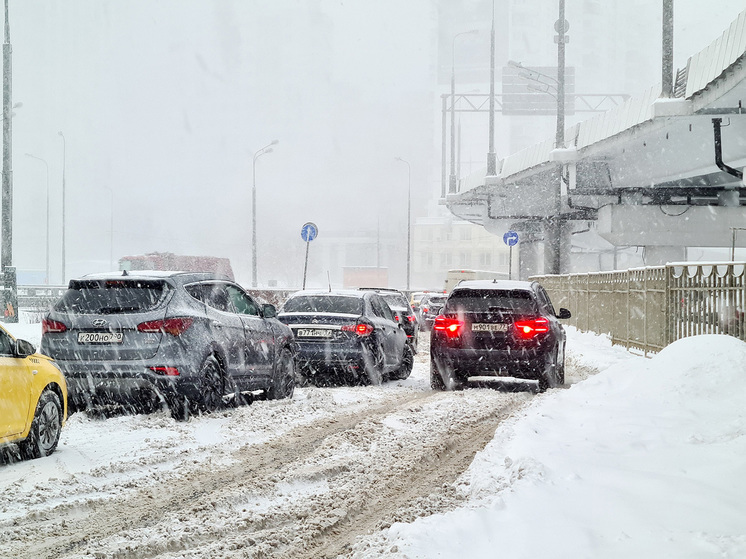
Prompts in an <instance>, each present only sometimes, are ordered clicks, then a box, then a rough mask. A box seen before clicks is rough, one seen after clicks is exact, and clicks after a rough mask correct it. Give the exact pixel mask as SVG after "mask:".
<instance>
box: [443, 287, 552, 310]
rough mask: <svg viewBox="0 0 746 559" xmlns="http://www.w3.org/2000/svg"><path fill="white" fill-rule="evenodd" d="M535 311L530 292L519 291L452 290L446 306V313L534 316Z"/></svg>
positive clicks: (536, 308)
mask: <svg viewBox="0 0 746 559" xmlns="http://www.w3.org/2000/svg"><path fill="white" fill-rule="evenodd" d="M537 310H538V307H537V305H536V301H535V300H534V298H533V296H532V294H531V292H530V291H524V290H519V289H512V290H498V289H459V290H454V291H453V292H452V293H451V295H450V297H449V298H448V303H447V304H446V311H447V312H478V313H493V312H511V313H514V314H535V313H536V312H537Z"/></svg>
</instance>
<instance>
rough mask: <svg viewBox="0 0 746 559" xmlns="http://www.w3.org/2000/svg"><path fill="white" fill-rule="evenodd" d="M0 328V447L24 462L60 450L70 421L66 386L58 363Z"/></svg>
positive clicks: (28, 343)
mask: <svg viewBox="0 0 746 559" xmlns="http://www.w3.org/2000/svg"><path fill="white" fill-rule="evenodd" d="M35 351H36V350H35V349H34V346H33V345H32V344H31V343H30V342H27V341H26V340H20V339H16V338H14V337H13V336H11V335H10V334H9V333H8V331H7V330H5V328H3V327H2V326H0V446H5V445H8V444H11V443H13V444H17V445H18V448H19V450H20V453H21V456H22V457H23V458H40V457H42V456H48V455H50V454H52V453H53V452H54V450H55V449H56V448H57V443H58V442H59V440H60V431H61V430H62V426H63V425H64V423H65V419H66V418H67V384H66V383H65V377H64V376H63V375H62V372H61V371H60V370H59V368H58V367H57V365H56V364H55V362H54V361H53V360H52V359H50V358H49V357H47V356H45V355H41V354H39V353H36V352H35Z"/></svg>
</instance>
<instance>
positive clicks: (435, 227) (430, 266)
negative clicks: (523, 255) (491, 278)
mask: <svg viewBox="0 0 746 559" xmlns="http://www.w3.org/2000/svg"><path fill="white" fill-rule="evenodd" d="M440 212H441V213H442V215H440V216H437V217H422V218H419V219H417V221H416V223H415V226H414V234H413V241H412V246H413V251H412V281H411V284H412V289H432V290H441V289H443V286H444V284H445V279H446V273H447V272H448V270H451V269H454V268H470V269H478V270H492V271H496V272H508V271H509V270H508V263H509V260H510V249H509V248H508V246H507V245H506V244H505V243H503V240H502V239H501V238H499V237H497V236H495V235H493V234H491V233H489V232H487V230H486V229H484V227H482V226H479V225H474V224H473V223H469V222H468V221H462V220H459V219H457V218H456V217H454V216H453V215H451V214H450V213H448V214H446V213H444V212H445V210H443V209H442V208H440ZM517 262H518V251H517V250H516V249H515V248H514V249H513V269H514V271H515V270H517Z"/></svg>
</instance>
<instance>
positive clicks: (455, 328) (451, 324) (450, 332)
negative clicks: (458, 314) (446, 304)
mask: <svg viewBox="0 0 746 559" xmlns="http://www.w3.org/2000/svg"><path fill="white" fill-rule="evenodd" d="M463 327H464V321H463V320H459V319H458V318H450V317H447V316H443V315H442V314H440V315H438V316H436V317H435V322H434V323H433V330H439V331H443V332H445V334H446V336H448V337H449V338H455V337H457V336H460V335H461V329H462V328H463Z"/></svg>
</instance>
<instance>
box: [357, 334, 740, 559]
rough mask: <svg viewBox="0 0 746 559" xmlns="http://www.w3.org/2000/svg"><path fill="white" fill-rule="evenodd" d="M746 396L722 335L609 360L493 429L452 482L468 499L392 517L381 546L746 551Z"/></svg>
mask: <svg viewBox="0 0 746 559" xmlns="http://www.w3.org/2000/svg"><path fill="white" fill-rule="evenodd" d="M744 402H746V343H744V342H742V341H739V340H737V339H735V338H732V337H728V336H715V335H711V336H698V337H693V338H687V339H683V340H680V341H678V342H676V343H674V344H672V345H670V346H669V347H667V348H666V349H665V350H664V351H662V352H661V353H660V354H658V355H657V356H655V357H654V358H653V359H649V360H647V359H642V358H637V359H633V360H629V359H628V360H625V361H620V362H618V363H617V364H614V365H611V366H610V367H608V368H607V369H605V370H603V371H602V372H601V373H599V374H598V375H596V376H593V377H591V378H588V379H587V380H586V381H585V382H582V383H579V384H576V385H574V386H572V388H571V389H570V390H564V391H553V392H552V393H548V394H547V395H546V397H544V398H537V399H536V400H535V403H534V405H533V406H532V408H531V409H530V410H529V411H528V413H527V414H526V415H525V416H521V417H518V418H514V419H513V420H512V421H510V422H508V424H506V425H504V426H503V427H502V428H500V429H498V431H497V433H496V436H495V439H494V440H493V441H492V442H491V443H490V444H489V445H488V446H487V447H486V448H485V450H484V451H483V452H481V453H480V454H479V455H478V456H477V457H476V459H475V460H474V462H473V464H472V466H471V467H470V469H469V470H468V471H467V472H466V473H465V474H464V475H463V476H462V478H461V479H460V481H459V489H460V490H461V491H463V492H464V493H465V494H466V495H467V496H468V499H469V501H468V502H469V505H468V506H466V507H463V508H460V509H458V510H455V511H453V512H451V513H446V514H443V515H436V516H431V517H427V518H423V519H419V520H417V521H415V522H414V523H412V524H395V525H393V526H392V527H391V528H390V529H389V531H388V533H387V534H386V542H385V544H384V546H383V547H384V549H385V550H386V551H385V553H386V554H387V555H388V556H398V557H407V558H409V559H414V558H419V557H426V558H433V557H443V558H445V557H454V558H456V557H458V558H461V557H469V558H479V557H485V558H486V557H489V558H495V557H508V558H511V559H514V558H523V557H525V558H531V559H534V558H536V557H542V558H552V557H557V558H566V557H576V558H583V557H589V558H592V557H604V558H615V557H618V558H625V559H626V558H629V557H637V558H640V557H651V558H652V557H678V558H682V557H746V505H744V503H746V461H745V460H744V457H745V456H746V436H744V435H746V411H744V410H745V408H744ZM358 549H360V548H358ZM379 549H380V548H379ZM368 551H371V552H372V551H373V550H372V549H371V548H368ZM362 555H365V556H367V553H365V552H362Z"/></svg>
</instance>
